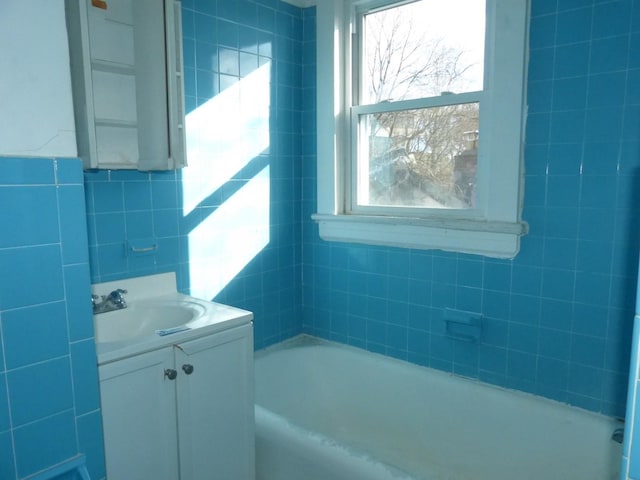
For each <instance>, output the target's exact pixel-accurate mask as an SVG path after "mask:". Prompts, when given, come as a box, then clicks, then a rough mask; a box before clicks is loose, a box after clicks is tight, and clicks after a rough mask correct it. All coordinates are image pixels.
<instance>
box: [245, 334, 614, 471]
mask: <svg viewBox="0 0 640 480" xmlns="http://www.w3.org/2000/svg"><path fill="white" fill-rule="evenodd" d="M255 367H256V368H255V375H256V462H257V463H256V468H257V478H258V480H378V479H380V480H383V479H421V480H445V479H446V480H513V479H517V480H526V479H531V480H573V479H575V480H617V478H618V476H619V473H618V472H619V464H620V458H621V445H620V444H619V443H616V442H614V441H612V440H611V435H612V433H613V431H614V430H615V429H616V428H620V427H621V424H620V422H618V421H616V420H614V419H611V418H608V417H604V416H601V415H596V414H593V413H590V412H587V411H584V410H580V409H577V408H572V407H569V406H567V405H564V404H561V403H558V402H554V401H551V400H547V399H544V398H541V397H537V396H534V395H529V394H525V393H521V392H517V391H511V390H506V389H502V388H497V387H493V386H490V385H486V384H483V383H481V382H478V381H474V380H469V379H464V378H460V377H456V376H453V375H450V374H447V373H443V372H440V371H437V370H433V369H428V368H422V367H418V366H415V365H412V364H409V363H406V362H401V361H397V360H393V359H390V358H387V357H384V356H380V355H375V354H371V353H368V352H366V351H363V350H360V349H355V348H351V347H347V346H343V345H339V344H334V343H330V342H324V341H319V340H316V339H313V338H312V337H304V336H303V337H298V338H297V339H295V340H294V341H293V342H291V341H289V342H286V343H285V344H282V345H279V346H276V347H275V348H274V347H271V348H269V349H267V350H265V351H262V352H258V353H257V354H256V364H255Z"/></svg>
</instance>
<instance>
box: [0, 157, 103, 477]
mask: <svg viewBox="0 0 640 480" xmlns="http://www.w3.org/2000/svg"><path fill="white" fill-rule="evenodd" d="M83 190H84V187H83V183H82V164H81V161H80V160H79V159H48V158H7V157H0V198H1V199H2V200H1V201H2V204H3V205H5V206H6V208H3V213H0V217H2V218H0V221H2V222H3V224H4V225H8V226H9V225H10V226H11V228H8V229H6V233H7V234H3V235H2V236H0V270H1V271H2V272H3V275H2V278H0V333H1V343H0V350H1V351H2V356H1V359H2V361H1V362H0V443H1V444H2V448H1V449H0V456H1V458H0V477H1V478H3V479H4V478H6V479H21V478H25V477H27V476H29V475H32V474H34V473H36V472H38V471H41V470H44V469H46V468H48V467H50V466H52V465H55V464H57V463H60V462H61V461H64V460H66V459H68V458H70V457H72V456H74V455H76V454H78V453H85V454H86V455H87V458H88V459H89V461H90V462H91V464H92V468H91V474H92V478H96V479H100V478H103V477H104V465H103V460H102V453H100V452H101V450H102V430H101V429H100V428H98V429H95V430H92V431H91V432H89V433H85V435H84V436H83V437H82V438H80V437H79V436H78V425H79V421H80V418H81V417H82V416H83V415H87V414H90V413H93V414H97V415H99V412H100V410H99V408H100V404H99V399H98V395H97V391H98V375H97V367H96V355H95V347H94V343H93V321H92V314H91V310H90V306H89V305H90V302H89V295H90V281H89V268H88V252H87V242H86V221H85V208H84V194H83Z"/></svg>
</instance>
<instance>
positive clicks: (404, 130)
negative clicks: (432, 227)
mask: <svg viewBox="0 0 640 480" xmlns="http://www.w3.org/2000/svg"><path fill="white" fill-rule="evenodd" d="M478 113H479V104H478V103H467V104H462V105H449V106H444V107H434V108H421V109H413V110H403V111H398V112H385V113H376V114H367V115H360V117H359V129H360V135H359V140H358V143H359V145H358V150H359V152H358V164H357V167H356V168H357V174H356V178H357V187H356V188H357V204H358V205H361V206H396V207H398V206H399V207H422V208H456V209H467V208H472V207H474V202H475V187H476V171H477V147H478Z"/></svg>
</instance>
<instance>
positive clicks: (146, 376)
mask: <svg viewBox="0 0 640 480" xmlns="http://www.w3.org/2000/svg"><path fill="white" fill-rule="evenodd" d="M99 375H100V388H101V399H102V415H103V421H104V438H105V452H106V464H107V479H108V480H125V479H126V480H150V479H153V480H178V479H179V480H206V479H212V480H213V479H221V480H253V479H254V478H255V467H254V416H253V409H254V406H253V404H254V398H253V338H252V327H251V324H245V325H241V326H237V327H233V328H230V329H228V330H223V331H221V332H219V333H215V334H211V335H206V336H202V337H199V338H195V339H192V340H188V341H185V342H182V343H177V344H175V345H170V346H166V347H163V348H161V349H158V350H155V351H151V352H146V353H142V354H139V355H135V356H132V357H129V358H125V359H122V360H117V361H114V362H111V363H107V364H105V365H101V366H100V367H99Z"/></svg>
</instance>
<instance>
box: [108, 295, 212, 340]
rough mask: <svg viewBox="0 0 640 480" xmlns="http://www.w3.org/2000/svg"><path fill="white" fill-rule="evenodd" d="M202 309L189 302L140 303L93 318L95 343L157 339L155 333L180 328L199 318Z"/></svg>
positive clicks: (188, 325) (201, 306) (200, 306)
mask: <svg viewBox="0 0 640 480" xmlns="http://www.w3.org/2000/svg"><path fill="white" fill-rule="evenodd" d="M205 311H206V309H205V307H204V306H203V305H200V304H199V303H196V302H193V301H189V300H182V299H176V300H141V301H137V302H132V303H131V304H130V305H129V306H128V307H127V308H124V309H122V310H115V311H112V312H106V313H101V314H98V315H96V316H95V337H96V342H97V343H106V342H122V341H129V340H133V339H136V338H142V337H148V336H154V335H155V336H157V335H158V334H157V333H156V332H157V331H158V330H165V329H169V328H176V327H181V326H184V327H185V328H191V327H190V324H192V323H194V322H195V321H196V320H198V319H199V318H201V317H202V316H203V315H204V313H205Z"/></svg>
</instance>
